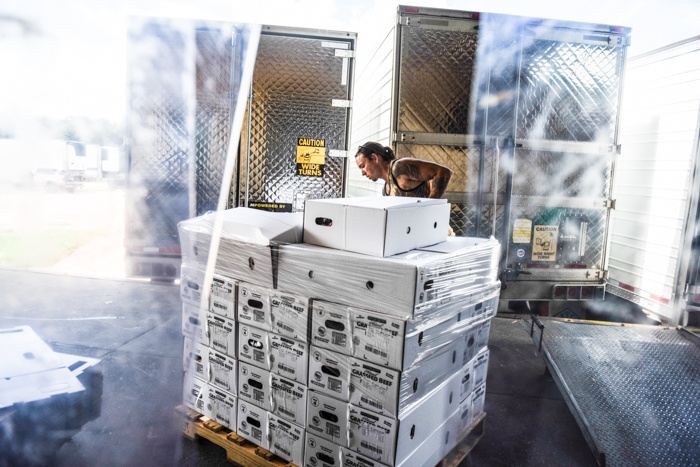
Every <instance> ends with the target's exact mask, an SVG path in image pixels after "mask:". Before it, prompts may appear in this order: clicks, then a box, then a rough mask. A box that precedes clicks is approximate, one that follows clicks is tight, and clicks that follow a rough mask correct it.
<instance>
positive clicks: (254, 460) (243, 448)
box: [175, 406, 296, 467]
mask: <svg viewBox="0 0 700 467" xmlns="http://www.w3.org/2000/svg"><path fill="white" fill-rule="evenodd" d="M175 416H176V417H178V418H179V420H178V422H179V423H182V432H183V434H184V435H185V436H186V437H187V438H189V439H191V440H195V439H197V438H204V439H207V440H209V441H211V442H212V443H214V444H216V445H217V446H220V447H222V448H224V449H225V450H226V459H227V460H228V461H229V462H231V463H233V464H236V465H240V466H244V467H248V466H250V467H294V466H295V465H296V464H292V463H291V462H287V461H286V460H284V459H282V458H280V457H278V456H276V455H275V454H273V453H271V452H270V451H268V450H267V449H263V448H261V447H260V446H256V445H255V444H253V443H251V442H250V441H248V440H247V439H245V438H242V437H240V436H238V435H237V434H236V433H235V432H233V431H231V430H229V429H228V428H226V427H225V426H223V425H221V424H220V423H217V422H215V421H214V420H206V421H203V420H202V415H201V414H199V413H198V412H196V411H194V410H192V409H190V408H187V407H183V406H179V407H177V408H176V409H175Z"/></svg>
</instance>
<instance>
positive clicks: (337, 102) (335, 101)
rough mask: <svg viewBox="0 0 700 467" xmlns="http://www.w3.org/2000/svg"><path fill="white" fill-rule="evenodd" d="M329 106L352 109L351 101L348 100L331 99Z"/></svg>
mask: <svg viewBox="0 0 700 467" xmlns="http://www.w3.org/2000/svg"><path fill="white" fill-rule="evenodd" d="M331 105H332V106H333V107H352V101H351V100H348V99H333V101H332V102H331Z"/></svg>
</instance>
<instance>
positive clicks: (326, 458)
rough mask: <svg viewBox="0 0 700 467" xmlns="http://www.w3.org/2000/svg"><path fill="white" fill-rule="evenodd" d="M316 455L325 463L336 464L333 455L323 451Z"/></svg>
mask: <svg viewBox="0 0 700 467" xmlns="http://www.w3.org/2000/svg"><path fill="white" fill-rule="evenodd" d="M316 457H317V458H318V460H320V461H321V462H323V463H324V464H328V465H335V459H333V458H332V457H331V456H329V455H327V454H324V453H322V452H317V453H316Z"/></svg>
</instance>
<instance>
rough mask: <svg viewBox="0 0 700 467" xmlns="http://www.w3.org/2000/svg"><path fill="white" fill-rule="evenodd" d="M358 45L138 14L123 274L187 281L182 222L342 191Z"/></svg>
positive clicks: (132, 53)
mask: <svg viewBox="0 0 700 467" xmlns="http://www.w3.org/2000/svg"><path fill="white" fill-rule="evenodd" d="M355 43H356V34H354V33H349V32H338V31H327V30H316V29H303V28H288V27H277V26H262V27H261V26H252V25H239V24H235V23H226V22H207V21H188V20H177V21H176V20H166V19H162V18H132V19H131V22H130V36H129V49H128V50H129V52H128V58H129V60H128V82H129V98H128V99H129V117H128V121H127V144H126V151H127V161H128V162H127V191H126V192H127V196H126V220H125V222H126V225H125V247H126V264H127V275H129V276H131V277H146V278H151V279H158V280H173V279H177V278H179V277H180V269H179V264H180V246H179V241H178V232H177V224H178V222H179V221H181V220H184V219H188V218H191V217H195V216H198V215H201V214H204V213H206V212H208V211H212V210H216V209H224V208H232V207H239V206H244V207H251V208H258V209H266V210H272V211H286V212H292V211H295V210H299V209H303V202H304V200H305V199H307V198H319V197H340V196H343V195H344V193H345V192H344V187H345V181H344V176H345V172H346V170H347V154H348V145H349V132H350V115H351V114H350V106H349V102H350V98H351V95H352V83H353V74H354V67H353V62H354V51H355ZM251 57H254V64H255V65H254V68H252V67H249V68H246V66H245V65H246V63H253V62H252V61H251ZM238 106H243V107H238ZM236 109H239V110H240V109H244V110H243V113H242V114H241V115H242V120H241V121H237V122H234V115H235V110H236ZM229 146H231V147H229ZM227 160H228V161H229V162H228V163H229V164H230V166H227ZM222 193H223V196H222ZM220 198H221V199H223V200H224V201H223V202H220Z"/></svg>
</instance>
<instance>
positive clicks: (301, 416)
mask: <svg viewBox="0 0 700 467" xmlns="http://www.w3.org/2000/svg"><path fill="white" fill-rule="evenodd" d="M238 367H239V375H238V381H239V387H238V398H239V399H240V400H242V401H246V402H248V403H251V404H254V405H256V406H258V407H260V408H261V409H265V410H267V411H268V412H271V413H273V414H275V415H277V416H279V417H282V418H284V419H286V420H289V421H290V422H294V423H297V424H299V425H305V424H306V398H307V388H306V386H305V385H303V384H301V383H298V382H296V381H291V380H289V379H287V378H284V377H282V376H280V375H276V374H274V373H270V372H269V371H266V370H263V369H262V368H258V367H255V366H253V365H248V364H246V363H243V362H241V363H239V365H238Z"/></svg>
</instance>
